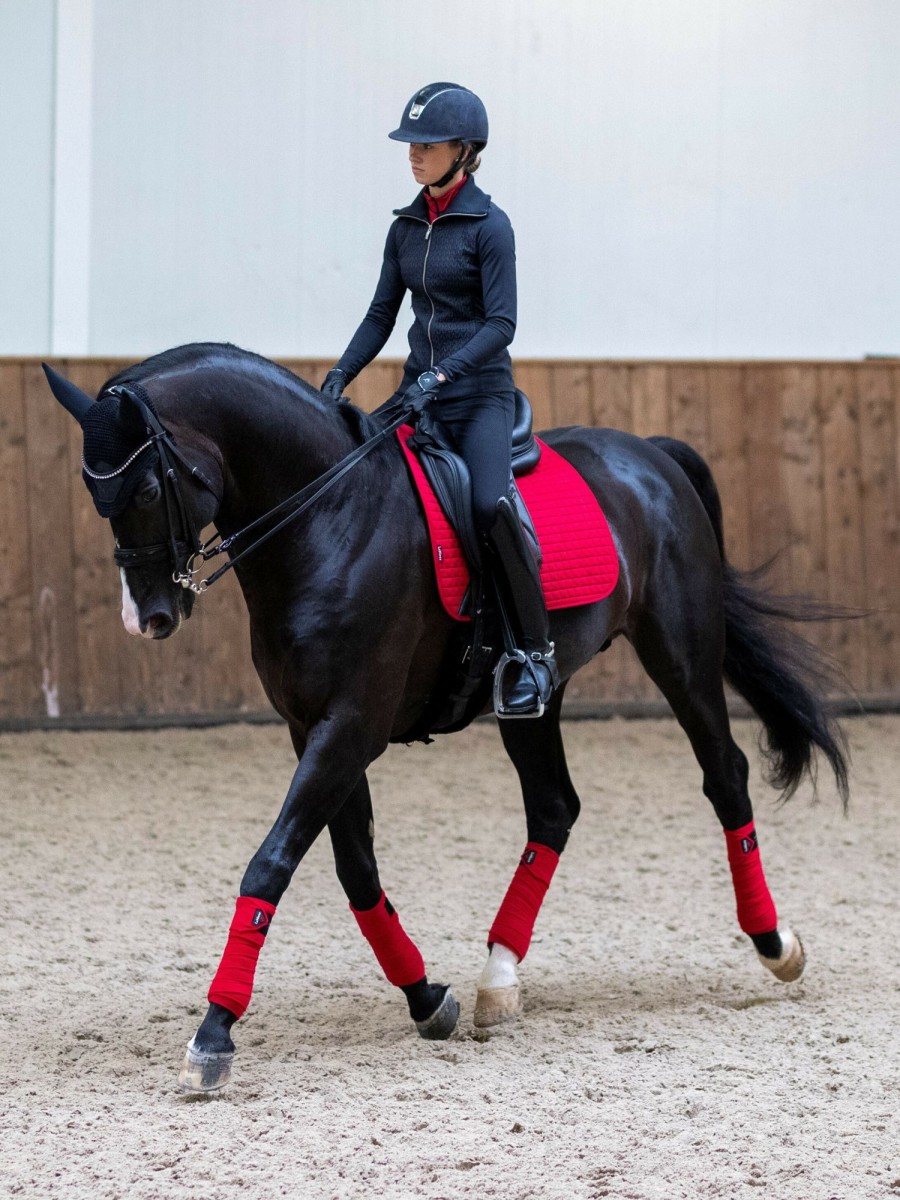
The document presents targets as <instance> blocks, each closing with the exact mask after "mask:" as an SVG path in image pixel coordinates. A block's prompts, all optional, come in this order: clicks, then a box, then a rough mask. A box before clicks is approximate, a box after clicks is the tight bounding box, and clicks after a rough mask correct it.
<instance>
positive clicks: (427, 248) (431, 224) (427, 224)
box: [403, 213, 487, 371]
mask: <svg viewBox="0 0 900 1200" xmlns="http://www.w3.org/2000/svg"><path fill="white" fill-rule="evenodd" d="M403 215H404V216H406V217H407V219H408V220H411V221H422V222H423V224H424V225H425V243H426V245H425V259H424V261H423V263H422V291H423V292H424V293H425V295H426V296H427V297H428V303H429V304H430V305H431V316H430V317H429V318H428V325H427V326H426V329H425V332H426V333H427V335H428V346H429V349H430V351H431V363H430V366H429V370H431V371H433V370H434V343H433V342H432V340H431V325H432V322H433V321H434V318H435V316H436V310H435V307H434V301H433V300H432V298H431V293H430V292H429V290H428V285H427V283H426V282H425V268H426V267H427V266H428V255H429V254H430V253H431V231H432V229H434V227H435V225H437V223H438V221H440V220H443V217H444V216H450V217H463V216H465V217H470V216H471V217H485V216H487V213H445V214H442V215H441V216H439V217H435V218H434V220H433V221H425V219H424V217H414V216H412V214H411V213H404V214H403Z"/></svg>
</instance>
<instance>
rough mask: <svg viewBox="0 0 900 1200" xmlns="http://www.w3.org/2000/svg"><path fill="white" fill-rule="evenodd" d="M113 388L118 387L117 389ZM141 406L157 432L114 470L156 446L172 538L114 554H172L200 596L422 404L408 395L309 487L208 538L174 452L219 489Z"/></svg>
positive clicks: (178, 577) (131, 561)
mask: <svg viewBox="0 0 900 1200" xmlns="http://www.w3.org/2000/svg"><path fill="white" fill-rule="evenodd" d="M110 390H111V391H115V390H116V389H110ZM123 390H124V389H123ZM129 390H130V391H131V393H132V395H134V394H135V391H136V390H137V389H134V388H130V389H129ZM138 398H140V397H138ZM142 407H143V408H144V409H145V415H146V418H147V422H148V425H149V427H150V429H151V430H152V432H153V436H152V437H151V438H149V440H148V441H146V442H145V443H144V444H143V445H142V446H141V447H140V448H139V449H138V450H136V451H135V452H134V454H132V455H131V457H130V458H129V459H128V463H127V464H124V465H123V466H122V467H119V468H117V470H116V471H115V472H113V473H112V474H118V473H119V472H121V471H123V470H124V469H125V465H129V464H130V463H132V462H133V461H134V459H135V458H137V456H138V455H139V454H142V453H143V452H144V451H145V450H147V449H149V448H150V447H151V446H156V448H157V450H158V452H159V456H160V462H161V465H162V476H163V496H164V498H165V504H166V523H167V526H168V535H169V537H168V541H167V542H159V543H156V544H154V545H150V546H135V547H132V548H127V547H121V546H117V547H116V549H115V552H114V555H113V557H114V558H115V561H116V563H117V564H118V566H120V567H123V568H127V567H139V566H143V565H145V564H146V563H152V562H159V561H160V560H161V559H164V558H166V557H168V558H169V560H170V562H171V563H172V567H173V571H172V580H173V582H174V583H179V584H181V586H182V587H183V588H186V589H187V590H188V591H191V592H194V594H195V595H198V596H200V595H202V594H203V593H204V592H205V591H206V590H207V588H209V587H211V586H212V584H214V583H215V582H216V580H218V579H221V578H222V576H223V575H224V574H225V573H226V572H227V571H230V570H231V569H232V568H233V567H235V566H237V564H238V563H239V562H240V561H241V560H242V559H244V558H246V557H247V555H248V554H252V553H253V551H254V550H258V549H259V547H260V546H262V545H263V544H264V543H265V542H267V541H268V540H269V538H271V537H274V535H275V534H276V533H278V532H279V531H280V530H282V529H283V528H284V527H285V526H286V525H287V524H289V523H290V522H291V521H293V520H294V519H295V518H296V517H299V516H300V514H301V513H302V512H304V511H305V510H306V509H307V508H309V507H310V505H312V504H313V503H315V501H316V500H318V499H319V497H320V496H323V495H324V494H325V493H326V492H327V491H328V490H329V489H330V488H332V487H333V486H334V485H335V484H336V483H337V482H338V480H339V479H342V478H343V476H344V475H346V474H347V473H348V472H349V471H351V470H352V469H353V468H354V467H355V466H356V465H357V463H359V462H361V461H362V459H363V458H365V457H366V455H367V454H370V453H371V452H372V451H373V450H374V449H375V448H376V446H380V445H381V443H382V442H383V441H385V439H386V438H388V437H390V435H391V434H392V433H394V432H395V431H396V430H397V429H399V428H400V426H401V425H403V424H404V423H405V422H407V421H408V420H409V419H410V417H411V416H412V415H413V414H415V413H418V412H420V406H419V405H417V404H414V403H410V402H408V401H407V402H406V403H405V404H404V405H403V407H402V410H401V412H400V414H399V416H397V417H395V419H394V420H392V421H390V422H389V423H388V424H387V425H386V426H384V427H383V428H382V429H380V430H379V431H378V433H376V434H374V435H373V436H372V437H370V438H368V439H367V440H366V441H365V442H363V443H362V445H361V446H357V448H356V449H355V450H353V451H351V452H350V454H348V455H346V456H345V457H344V458H342V459H341V460H340V461H339V462H336V463H335V464H334V466H332V467H329V468H328V470H327V471H325V472H323V474H321V475H319V476H318V478H316V479H314V480H313V481H312V482H311V483H308V484H306V485H305V487H302V488H300V490H299V491H297V492H294V494H293V495H291V496H288V497H287V498H286V499H285V500H282V501H281V502H280V503H278V504H276V505H275V506H274V507H273V508H270V509H269V510H268V512H265V513H263V515H262V516H261V517H257V518H256V520H254V521H251V522H250V524H249V525H245V526H244V528H243V529H239V530H237V532H236V533H232V534H230V535H229V536H228V537H227V538H222V536H221V534H219V533H216V534H214V535H213V537H211V538H210V539H209V540H208V541H206V542H203V543H201V542H200V538H199V536H198V534H197V531H196V530H195V529H194V526H193V525H192V524H191V522H190V519H189V517H188V513H187V508H186V506H185V503H184V498H183V497H182V494H181V487H180V485H179V480H178V473H177V472H176V470H175V467H174V465H173V463H172V461H171V459H170V457H169V454H170V453H171V454H173V455H174V456H175V457H176V458H178V459H180V460H181V462H182V463H184V465H185V466H186V467H188V468H189V469H190V471H191V474H192V476H194V477H195V478H197V479H199V480H200V482H201V483H202V484H204V486H205V487H206V488H207V489H208V490H209V491H210V492H213V494H214V495H215V491H214V489H213V488H212V485H211V484H210V483H209V481H208V480H207V479H205V478H204V477H203V475H202V474H201V473H200V472H199V471H198V470H197V468H196V467H193V466H192V465H191V464H190V462H188V460H187V459H186V458H184V456H183V455H182V454H181V453H180V452H179V451H178V450H177V449H176V447H175V444H174V441H173V439H172V435H171V434H170V433H169V431H168V430H167V429H166V428H165V426H163V425H162V424H161V423H160V421H159V420H158V418H157V417H156V415H155V414H154V413H153V411H152V409H150V408H149V407H148V406H147V405H145V404H142ZM217 499H221V497H217ZM281 513H285V514H286V515H284V516H282V518H281V520H280V521H278V522H277V524H276V525H274V526H273V527H272V528H271V529H268V530H266V532H265V533H263V534H261V536H259V537H258V538H256V540H255V541H253V542H251V543H250V545H249V546H245V547H244V549H243V550H241V551H240V552H239V553H238V554H236V555H235V556H234V557H233V558H230V559H229V560H228V562H226V563H224V564H223V565H222V566H221V567H219V568H218V570H216V571H213V573H212V574H211V575H209V576H208V577H207V578H205V579H200V580H199V581H198V580H197V576H198V575H199V574H200V572H201V571H202V570H203V565H204V564H205V563H207V562H209V561H211V560H212V559H214V558H216V557H217V556H218V555H220V554H226V553H227V552H228V551H229V550H230V549H231V547H232V546H233V545H234V543H235V542H236V541H238V539H239V538H243V537H246V536H247V534H249V533H252V532H253V530H255V529H258V528H259V527H260V526H261V525H264V524H266V523H267V522H268V521H270V520H272V518H273V517H277V516H278V515H279V514H281ZM176 520H177V525H176ZM179 528H180V531H181V533H182V534H184V535H186V536H182V537H179V536H178V535H177V533H176V529H179ZM180 563H184V567H183V568H180V567H179V564H180Z"/></svg>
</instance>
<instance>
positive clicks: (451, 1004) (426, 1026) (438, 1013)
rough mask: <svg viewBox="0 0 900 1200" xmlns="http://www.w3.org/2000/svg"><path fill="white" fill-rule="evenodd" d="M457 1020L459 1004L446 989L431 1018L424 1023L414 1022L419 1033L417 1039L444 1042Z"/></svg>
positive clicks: (427, 1018)
mask: <svg viewBox="0 0 900 1200" xmlns="http://www.w3.org/2000/svg"><path fill="white" fill-rule="evenodd" d="M458 1020H459V1003H458V1002H457V999H456V997H455V996H454V995H453V993H452V992H451V991H450V989H449V988H447V990H446V992H444V998H443V1000H442V1001H441V1002H440V1004H439V1005H438V1006H437V1008H436V1009H435V1010H434V1012H433V1013H432V1014H431V1016H430V1017H426V1018H425V1020H424V1021H416V1029H418V1031H419V1037H423V1038H425V1039H426V1040H427V1041H429V1042H444V1041H446V1040H447V1038H448V1037H449V1036H450V1034H451V1033H452V1032H453V1030H454V1029H455V1028H456V1022H457V1021H458Z"/></svg>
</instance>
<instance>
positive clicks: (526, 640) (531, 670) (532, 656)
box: [488, 496, 559, 717]
mask: <svg viewBox="0 0 900 1200" xmlns="http://www.w3.org/2000/svg"><path fill="white" fill-rule="evenodd" d="M488 545H489V547H490V550H491V551H492V554H491V565H492V568H493V576H494V581H495V584H496V586H497V591H498V594H499V599H500V605H501V608H502V610H503V614H504V616H505V625H506V627H507V637H506V641H507V646H506V653H505V654H504V655H503V657H502V658H501V659H500V662H499V663H498V664H497V670H496V673H495V676H494V711H495V712H496V714H497V716H498V717H540V716H542V715H543V712H544V707H545V705H546V704H547V702H548V701H549V699H550V697H551V696H552V694H553V689H554V688H555V687H556V686H557V685H558V684H559V671H558V669H557V665H556V659H555V658H554V655H553V643H552V642H551V641H550V640H549V633H550V624H549V620H548V617H547V606H546V604H545V603H544V593H543V590H542V588H541V576H540V568H539V566H538V562H537V558H536V556H535V551H534V549H533V548H532V546H531V544H530V542H529V540H528V537H527V535H526V533H525V530H524V529H523V528H522V522H521V521H520V520H519V515H518V513H517V512H516V510H515V508H514V507H513V505H512V504H511V503H510V501H509V500H508V499H507V498H506V497H505V496H503V497H501V498H500V500H498V501H497V517H496V520H495V521H494V524H493V526H492V527H491V530H490V533H489V534H488Z"/></svg>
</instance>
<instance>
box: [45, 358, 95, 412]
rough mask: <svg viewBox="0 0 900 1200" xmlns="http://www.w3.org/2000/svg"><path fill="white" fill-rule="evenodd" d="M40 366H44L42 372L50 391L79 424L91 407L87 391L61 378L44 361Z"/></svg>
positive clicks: (91, 403) (91, 402) (91, 401)
mask: <svg viewBox="0 0 900 1200" xmlns="http://www.w3.org/2000/svg"><path fill="white" fill-rule="evenodd" d="M41 366H42V367H43V368H44V374H45V375H46V376H47V382H48V383H49V384H50V391H51V392H52V393H53V395H54V396H55V397H56V399H57V400H58V401H59V402H60V404H61V405H62V406H63V408H64V409H65V410H66V412H69V413H71V414H72V416H73V417H74V418H75V420H76V421H77V422H78V424H79V425H80V424H81V422H82V421H83V420H84V418H85V415H86V414H87V412H88V410H89V409H90V408H92V407H93V404H94V401H93V400H92V399H91V397H90V396H89V395H88V394H87V392H83V391H82V390H81V388H80V387H76V386H75V384H74V383H70V382H69V380H68V379H65V378H63V376H62V375H60V374H59V372H58V371H54V370H53V368H52V367H50V366H48V365H47V364H46V363H41Z"/></svg>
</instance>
